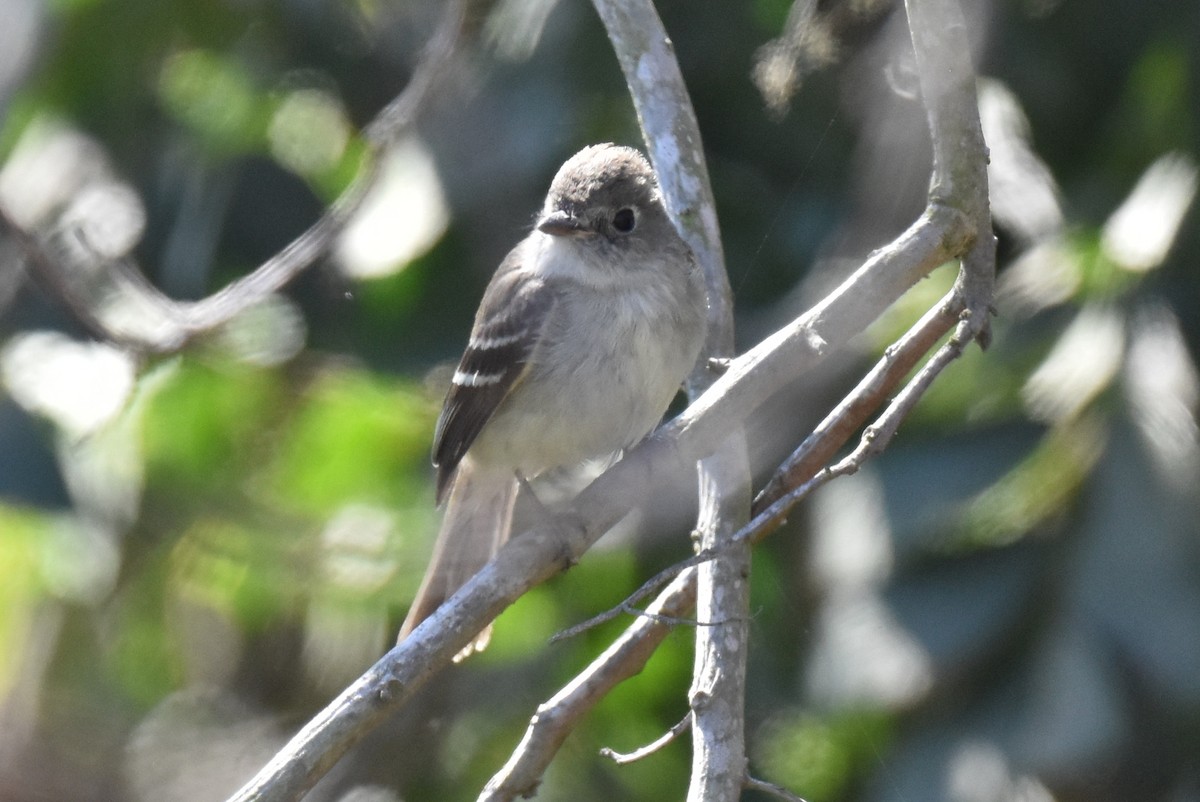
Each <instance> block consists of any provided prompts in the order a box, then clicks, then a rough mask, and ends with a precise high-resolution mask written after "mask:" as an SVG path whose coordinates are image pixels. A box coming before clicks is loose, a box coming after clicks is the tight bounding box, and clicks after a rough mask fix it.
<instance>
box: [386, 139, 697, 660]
mask: <svg viewBox="0 0 1200 802" xmlns="http://www.w3.org/2000/svg"><path fill="white" fill-rule="evenodd" d="M705 310H706V302H705V293H704V282H703V278H702V276H701V274H700V270H699V268H698V267H697V265H696V262H695V259H694V257H693V256H692V253H691V250H690V249H689V248H688V246H687V244H686V243H684V241H683V240H682V239H681V238H680V237H679V234H678V233H677V232H676V230H675V227H674V225H672V223H671V220H670V219H669V218H668V217H667V213H666V210H665V209H664V207H663V202H662V195H661V193H660V191H659V188H658V184H657V181H656V180H655V177H654V171H653V170H652V169H651V167H650V164H649V163H648V162H647V161H646V159H645V158H643V157H642V155H641V154H640V153H639V152H637V151H636V150H634V149H632V148H626V147H619V146H616V145H612V144H603V145H592V146H591V147H587V148H584V149H583V150H581V151H580V152H579V153H577V154H575V155H574V156H572V157H571V158H570V159H568V160H567V162H566V163H565V164H564V165H563V166H562V168H560V169H559V171H558V174H557V175H556V176H555V177H554V181H553V182H552V183H551V184H550V192H549V193H548V194H547V196H546V203H545V205H544V206H543V208H542V211H541V213H540V215H539V217H538V221H537V227H536V229H535V230H534V231H532V232H530V234H529V236H527V237H526V238H525V239H523V240H522V241H521V242H520V243H519V244H518V245H517V246H516V247H515V248H513V249H512V251H511V252H510V253H509V254H508V256H507V257H505V259H504V261H503V262H501V263H500V267H499V269H497V270H496V273H495V275H494V276H492V280H491V282H490V283H489V284H488V287H487V290H486V291H485V292H484V295H483V300H482V302H481V303H480V305H479V311H478V312H477V313H476V315H475V325H474V327H473V328H472V330H471V339H470V342H469V343H468V344H467V350H466V352H465V353H464V354H463V356H462V360H461V361H460V362H459V364H458V369H457V370H456V371H455V372H454V379H453V383H452V384H451V386H450V391H449V393H447V395H446V400H445V402H444V404H443V406H442V413H441V416H440V417H439V418H438V422H437V429H436V430H435V432H434V444H433V464H434V465H435V466H437V500H438V503H439V504H440V503H441V502H442V501H443V499H446V497H447V491H449V498H448V500H447V504H446V514H445V518H444V520H443V522H442V528H441V531H440V532H439V533H438V540H437V545H436V546H435V547H434V553H433V559H432V561H431V562H430V565H429V568H428V569H427V570H426V573H425V579H424V581H423V582H422V584H421V588H420V590H418V591H417V597H416V599H415V600H414V602H413V605H412V608H411V609H410V610H409V613H408V617H407V618H406V619H405V621H404V625H403V627H402V628H401V631H400V638H401V639H403V638H404V637H405V636H406V635H407V634H408V633H409V632H410V631H411V630H412V629H413V628H414V627H415V626H416V625H417V624H419V623H420V622H421V621H423V620H424V619H425V618H426V617H427V616H429V615H431V614H432V613H433V611H434V610H436V609H437V607H438V606H439V605H440V604H441V603H442V602H443V601H444V600H445V599H446V598H447V597H449V596H450V595H451V594H452V593H454V591H456V590H457V589H458V588H459V587H460V586H462V585H463V584H464V583H465V582H466V581H467V580H468V579H470V578H471V576H473V575H474V574H475V572H476V571H478V570H479V569H480V568H481V567H483V565H484V564H485V563H486V562H487V561H488V560H489V559H491V557H492V555H493V554H494V553H495V552H496V550H497V549H498V548H499V547H500V546H501V545H503V543H504V541H505V540H506V539H507V538H508V535H509V529H510V527H511V519H512V511H513V503H514V501H515V499H516V496H517V491H518V487H519V480H520V479H522V478H532V477H535V476H537V475H539V474H542V473H543V472H547V471H551V470H554V469H558V468H563V467H567V466H574V465H577V464H578V463H581V462H583V461H584V460H589V459H595V458H599V457H604V456H607V455H611V454H614V453H616V452H619V451H621V450H622V449H626V448H629V447H630V446H632V445H634V444H636V443H637V442H638V441H639V440H641V439H642V438H643V437H645V436H646V435H647V434H648V433H649V432H650V431H651V430H652V429H653V428H654V427H655V426H656V425H657V424H658V422H659V421H660V420H661V418H662V416H663V413H664V412H665V411H666V409H667V406H668V405H669V404H670V403H671V399H672V398H673V397H674V396H675V393H676V392H677V391H678V389H679V387H680V385H681V383H682V382H683V380H684V378H685V377H686V376H687V374H688V372H689V371H690V370H691V368H692V365H693V364H694V363H695V361H696V358H697V355H698V354H699V352H700V347H701V344H702V343H703V340H704V333H705ZM487 638H488V633H487V632H484V633H483V634H482V635H481V636H480V637H479V638H478V639H477V640H476V644H475V646H476V648H477V649H482V648H483V647H484V646H485V645H486V643H487Z"/></svg>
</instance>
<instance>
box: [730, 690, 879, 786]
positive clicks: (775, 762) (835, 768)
mask: <svg viewBox="0 0 1200 802" xmlns="http://www.w3.org/2000/svg"><path fill="white" fill-rule="evenodd" d="M891 731H892V722H891V718H890V716H888V715H887V714H886V713H883V712H881V711H876V710H845V711H840V712H838V713H836V714H833V715H830V716H817V715H813V714H811V713H805V712H799V711H792V712H785V713H781V714H779V715H778V716H777V717H776V718H775V719H774V720H772V721H770V722H768V723H767V724H766V725H764V727H763V728H762V729H761V730H760V731H759V732H758V733H757V735H756V736H755V739H754V740H755V744H754V746H753V747H752V754H753V756H754V763H755V764H756V765H757V766H758V767H759V768H760V769H761V771H762V774H763V776H764V777H765V778H766V779H768V780H770V781H771V782H775V783H778V784H780V785H782V786H783V787H785V788H788V789H789V790H791V791H793V792H795V793H797V794H800V795H802V796H804V797H805V798H808V799H836V798H837V797H838V795H840V794H842V793H843V792H844V791H845V790H846V788H847V787H848V786H849V785H850V783H851V782H852V781H853V780H854V778H855V776H856V775H857V774H858V773H859V772H861V771H862V770H863V769H864V768H866V766H867V765H869V764H870V763H872V762H874V760H875V759H876V758H877V756H878V755H880V754H882V753H883V751H884V749H885V748H886V746H887V744H888V741H889V740H890V738H891Z"/></svg>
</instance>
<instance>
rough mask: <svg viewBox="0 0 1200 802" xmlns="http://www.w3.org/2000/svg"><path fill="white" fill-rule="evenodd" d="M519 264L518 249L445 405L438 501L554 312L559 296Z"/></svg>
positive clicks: (437, 445)
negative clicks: (523, 269)
mask: <svg viewBox="0 0 1200 802" xmlns="http://www.w3.org/2000/svg"><path fill="white" fill-rule="evenodd" d="M520 260H521V254H520V249H515V250H514V251H513V252H512V253H510V254H509V255H508V257H507V258H506V259H505V260H504V262H503V263H502V264H501V265H500V268H499V269H498V270H497V271H496V275H495V276H493V277H492V281H491V284H490V285H489V287H488V289H487V292H486V293H485V294H484V302H483V304H482V305H481V306H480V308H479V312H478V314H476V316H475V326H474V328H473V329H472V330H471V340H470V342H469V343H468V344H467V350H466V351H465V352H464V353H463V356H462V360H461V361H460V362H459V363H458V369H457V370H456V371H455V372H454V380H453V382H452V383H451V385H450V391H449V392H448V393H447V394H446V400H445V402H443V404H442V414H441V415H440V416H439V417H438V422H437V428H436V429H435V431H434V435H433V464H434V465H435V466H437V498H438V501H439V502H440V501H441V499H442V497H443V496H444V495H445V492H446V488H447V486H448V485H449V483H450V479H451V477H452V476H453V475H454V470H455V469H456V468H457V467H458V463H459V462H460V461H461V460H462V458H463V456H464V455H465V454H466V453H467V449H469V448H470V447H471V444H472V443H473V442H475V438H476V437H478V436H479V433H480V432H481V431H482V430H483V427H484V426H485V425H486V424H487V422H488V421H489V420H490V419H491V417H492V415H494V414H495V412H496V409H497V408H498V407H499V406H500V404H501V403H502V402H503V401H504V399H505V398H507V397H508V395H509V394H510V393H511V392H512V391H513V389H514V388H516V387H517V386H518V385H519V384H520V383H521V380H522V379H523V378H524V377H525V375H526V373H527V371H528V369H529V359H530V356H531V355H532V354H533V352H534V349H535V348H536V347H537V344H538V342H539V341H540V339H541V337H542V333H543V331H544V330H545V327H546V321H547V319H548V318H549V316H550V312H551V310H552V309H553V308H554V305H555V301H556V294H555V293H554V291H553V290H552V289H551V288H550V287H548V286H547V285H546V283H545V282H543V281H542V280H541V279H539V278H536V277H532V276H530V275H529V274H528V273H525V272H523V271H522V270H521V269H520V268H521V265H520Z"/></svg>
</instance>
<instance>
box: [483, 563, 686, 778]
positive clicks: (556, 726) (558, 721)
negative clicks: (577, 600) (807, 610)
mask: <svg viewBox="0 0 1200 802" xmlns="http://www.w3.org/2000/svg"><path fill="white" fill-rule="evenodd" d="M695 579H696V571H695V569H692V570H689V571H685V572H684V573H682V574H681V575H679V576H678V577H676V578H675V581H673V582H672V583H671V584H670V585H668V586H667V588H666V589H665V590H664V591H663V592H662V593H661V594H660V595H659V597H658V599H657V600H655V602H654V603H653V604H651V605H650V606H649V608H647V612H649V613H652V614H653V615H654V616H659V615H662V616H669V617H677V616H680V615H683V614H684V613H686V612H687V611H688V610H690V609H691V608H692V606H693V605H694V604H695V601H696V581H695ZM670 632H671V627H670V626H666V625H663V624H662V623H660V622H658V621H657V620H654V619H652V618H650V617H645V618H639V619H638V620H637V621H635V622H634V623H633V624H632V625H631V626H630V627H629V628H628V629H626V630H625V632H624V633H622V635H621V637H619V638H617V640H616V641H614V642H613V644H612V645H611V646H610V647H608V649H606V650H605V651H604V653H603V654H601V655H600V656H599V657H597V658H596V659H595V660H593V661H592V663H591V665H589V666H588V667H587V668H586V669H584V670H583V671H582V672H580V673H579V675H578V676H576V677H575V679H573V680H571V682H569V683H567V684H566V685H565V686H564V687H563V689H562V690H561V691H559V692H558V693H557V694H555V695H554V697H553V698H551V699H550V700H548V701H547V702H546V703H545V704H543V705H541V706H539V707H538V710H537V714H536V715H534V717H533V719H532V720H531V721H530V722H529V727H528V729H526V731H525V736H524V737H523V738H522V739H521V743H520V744H519V745H518V746H517V748H516V749H515V750H514V751H513V754H512V757H510V758H509V759H508V762H507V763H505V765H504V767H503V768H502V769H500V771H498V772H497V773H496V775H495V776H494V777H492V779H491V780H490V781H489V782H488V784H487V786H486V787H485V788H484V790H483V793H482V794H480V796H479V802H510V800H513V799H516V798H517V797H522V796H529V795H531V794H532V793H533V791H534V790H535V789H536V788H537V785H538V783H539V782H540V781H541V777H542V775H543V774H544V773H545V771H546V767H547V766H549V765H550V761H551V760H553V759H554V755H555V754H557V753H558V749H559V747H560V746H562V743H563V741H565V740H566V738H567V735H569V734H570V733H571V731H572V730H574V728H575V725H576V724H577V723H578V722H579V721H580V720H581V719H582V718H583V717H584V716H585V715H586V714H587V713H588V712H589V711H590V710H591V709H592V708H594V707H595V706H596V704H597V703H599V702H600V700H601V699H603V698H604V697H605V696H607V695H608V694H609V692H610V691H611V690H612V689H613V688H615V687H616V686H617V685H618V684H619V683H621V682H624V681H625V680H626V679H628V678H630V677H632V676H635V675H636V674H637V673H638V672H640V671H641V670H642V668H643V667H644V666H645V665H646V661H647V660H649V659H650V656H651V655H653V654H654V652H655V650H656V649H657V648H658V645H659V644H660V643H662V641H663V639H664V638H666V637H667V635H668V634H669V633H670Z"/></svg>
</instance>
